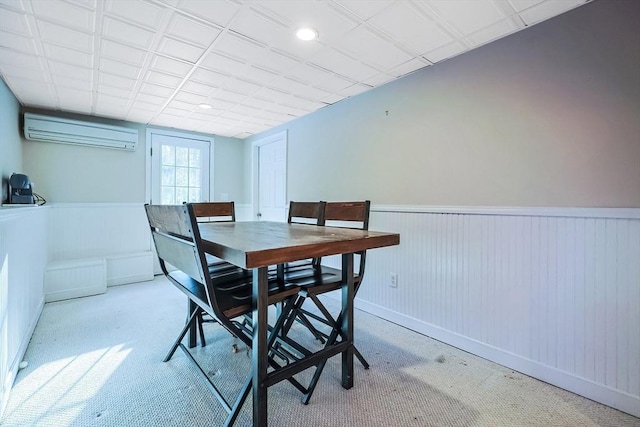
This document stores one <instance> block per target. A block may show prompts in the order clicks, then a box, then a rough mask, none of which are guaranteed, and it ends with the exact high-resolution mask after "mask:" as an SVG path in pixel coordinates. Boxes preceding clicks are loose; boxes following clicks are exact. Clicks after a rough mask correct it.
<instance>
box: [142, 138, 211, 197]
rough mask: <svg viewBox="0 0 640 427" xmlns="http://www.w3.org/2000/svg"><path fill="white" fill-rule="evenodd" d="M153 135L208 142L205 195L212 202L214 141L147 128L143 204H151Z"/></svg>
mask: <svg viewBox="0 0 640 427" xmlns="http://www.w3.org/2000/svg"><path fill="white" fill-rule="evenodd" d="M153 134H157V135H165V136H173V137H176V138H184V139H197V140H200V141H207V142H209V194H207V200H213V199H212V197H211V195H212V194H215V193H214V191H213V177H214V176H215V175H214V170H213V168H214V164H213V159H214V154H213V152H214V139H213V137H211V136H205V135H198V134H194V133H189V132H179V131H174V130H166V129H160V128H153V127H147V131H146V139H145V168H146V185H145V190H144V200H145V203H150V202H151V180H152V177H151V146H152V144H151V138H152V135H153Z"/></svg>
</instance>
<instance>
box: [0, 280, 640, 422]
mask: <svg viewBox="0 0 640 427" xmlns="http://www.w3.org/2000/svg"><path fill="white" fill-rule="evenodd" d="M329 303H331V301H329ZM334 305H335V303H334ZM185 311H186V298H185V297H184V296H183V295H182V294H181V293H180V292H179V291H177V290H176V289H174V288H173V287H172V286H171V285H170V284H169V283H168V282H167V281H166V279H164V278H156V280H154V281H153V282H144V283H137V284H132V285H125V286H119V287H114V288H109V290H108V292H107V293H106V294H104V295H98V296H94V297H88V298H80V299H74V300H68V301H60V302H55V303H49V304H46V305H45V308H44V311H43V313H42V316H41V317H40V321H39V322H38V325H37V327H36V330H35V333H34V335H33V337H32V339H31V343H30V344H29V347H28V349H27V353H26V356H25V360H26V361H28V362H29V365H28V367H27V368H25V369H23V370H21V371H20V372H19V374H18V376H17V378H16V382H15V385H14V387H13V390H12V392H11V396H10V399H9V403H8V406H7V408H6V411H5V414H4V416H3V419H2V420H0V424H2V425H3V426H31V425H37V426H47V427H57V426H118V427H120V426H218V425H221V423H222V422H223V421H224V418H225V416H226V413H225V412H224V411H223V410H222V408H221V406H220V404H219V403H218V402H217V400H216V399H215V398H214V397H213V396H212V395H211V394H210V392H209V391H208V390H207V388H206V386H205V385H204V381H203V380H202V379H201V378H199V377H197V375H196V373H195V371H194V370H193V368H192V367H191V366H190V365H189V364H188V362H187V358H186V356H185V355H184V353H182V352H181V351H178V352H177V353H176V355H175V356H174V357H173V359H172V360H170V361H169V362H167V363H163V362H162V359H163V357H164V355H165V353H166V351H167V350H168V347H169V346H170V344H171V343H172V342H173V340H174V339H175V337H176V335H177V333H178V331H179V329H180V328H181V326H182V323H183V321H184V315H185ZM355 326H356V345H357V347H358V348H359V349H360V351H361V352H362V353H363V354H364V355H365V357H366V358H367V359H368V360H369V362H370V363H371V369H370V370H367V371H365V370H364V369H363V368H362V367H361V366H360V365H359V364H358V363H357V361H356V365H355V366H356V368H355V385H354V387H353V388H352V389H351V390H344V389H342V387H341V386H340V366H339V365H340V357H339V356H338V357H334V358H333V359H332V360H331V361H330V362H329V363H328V364H327V368H326V369H325V372H324V373H323V376H322V377H321V380H320V383H319V385H318V388H317V389H316V392H315V394H314V396H313V398H312V400H311V402H310V404H309V405H307V406H305V405H302V404H301V403H300V394H299V392H298V391H297V390H296V389H294V388H293V387H292V386H291V385H290V384H289V383H287V382H281V383H279V384H277V385H275V386H273V387H271V388H270V389H269V402H268V403H269V423H270V425H272V426H278V427H280V426H282V427H284V426H301V425H304V426H327V427H329V426H366V427H374V426H385V427H388V426H640V419H638V418H635V417H632V416H630V415H627V414H624V413H622V412H619V411H616V410H614V409H611V408H609V407H606V406H604V405H600V404H598V403H595V402H593V401H590V400H588V399H585V398H582V397H580V396H577V395H575V394H572V393H570V392H567V391H564V390H561V389H558V388H556V387H554V386H551V385H549V384H546V383H543V382H540V381H538V380H535V379H533V378H530V377H527V376H525V375H522V374H520V373H518V372H514V371H512V370H510V369H507V368H504V367H502V366H500V365H496V364H494V363H491V362H488V361H486V360H484V359H481V358H478V357H476V356H473V355H471V354H469V353H465V352H463V351H461V350H458V349H456V348H453V347H450V346H448V345H445V344H443V343H441V342H438V341H435V340H432V339H430V338H428V337H425V336H423V335H420V334H417V333H415V332H412V331H409V330H407V329H405V328H402V327H400V326H397V325H394V324H392V323H389V322H387V321H384V320H382V319H379V318H377V317H374V316H371V315H369V314H367V313H363V312H361V311H358V310H356V323H355ZM296 327H298V328H300V330H299V331H298V333H300V334H301V333H304V332H305V331H304V330H302V329H301V327H299V326H296ZM206 334H207V339H208V345H207V346H206V347H204V348H200V347H198V348H197V349H195V351H194V352H193V354H194V356H195V357H196V358H197V359H198V360H199V361H200V362H201V363H202V364H203V365H204V366H205V367H206V368H205V369H206V370H207V372H208V374H209V375H210V376H211V377H212V378H213V379H214V382H215V383H216V384H217V385H219V386H220V388H221V389H223V390H225V391H226V392H228V393H229V399H230V400H232V399H233V398H234V397H235V393H236V392H237V390H238V389H239V387H240V383H241V382H242V381H243V380H244V379H245V377H246V374H247V373H248V370H249V366H250V360H249V358H248V357H247V354H246V352H245V351H244V349H243V348H242V347H241V351H239V352H237V353H232V351H231V348H232V344H233V343H234V340H233V339H232V338H231V337H230V336H229V334H228V333H227V332H226V331H224V330H222V329H221V328H220V327H219V326H217V325H214V324H208V325H207V326H206ZM238 345H240V343H238ZM303 374H306V375H305V376H309V372H308V371H307V372H305V373H303ZM250 415H251V399H248V401H247V404H245V406H244V408H243V413H242V414H241V416H240V419H239V420H238V422H237V423H236V425H238V426H246V425H250Z"/></svg>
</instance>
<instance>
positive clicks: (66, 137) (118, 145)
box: [24, 113, 138, 151]
mask: <svg viewBox="0 0 640 427" xmlns="http://www.w3.org/2000/svg"><path fill="white" fill-rule="evenodd" d="M24 136H25V138H27V139H29V140H32V141H44V142H57V143H60V144H74V145H85V146H89V147H99V148H115V149H118V150H129V151H134V150H135V149H136V143H137V142H138V131H137V130H136V129H131V128H126V127H122V126H111V125H103V124H100V123H92V122H83V121H79V120H69V119H62V118H59V117H50V116H43V115H40V114H31V113H25V115H24Z"/></svg>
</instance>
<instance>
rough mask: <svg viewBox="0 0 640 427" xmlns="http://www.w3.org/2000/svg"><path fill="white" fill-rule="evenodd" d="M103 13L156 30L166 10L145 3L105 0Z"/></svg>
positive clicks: (159, 6) (162, 7)
mask: <svg viewBox="0 0 640 427" xmlns="http://www.w3.org/2000/svg"><path fill="white" fill-rule="evenodd" d="M104 10H105V12H107V13H109V14H112V15H114V16H118V17H120V18H122V19H124V20H126V21H129V22H134V23H136V24H140V25H142V26H145V27H147V28H152V29H154V30H158V29H159V28H160V25H161V23H162V19H163V17H164V14H165V13H167V8H166V7H164V6H161V5H157V4H153V3H149V2H146V1H118V0H107V1H106V2H105V4H104Z"/></svg>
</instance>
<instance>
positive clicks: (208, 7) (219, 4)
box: [180, 0, 241, 27]
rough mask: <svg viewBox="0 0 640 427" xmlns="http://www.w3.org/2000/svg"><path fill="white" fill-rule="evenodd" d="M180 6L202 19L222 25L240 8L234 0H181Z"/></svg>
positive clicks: (226, 23)
mask: <svg viewBox="0 0 640 427" xmlns="http://www.w3.org/2000/svg"><path fill="white" fill-rule="evenodd" d="M180 8H181V9H182V10H185V11H187V12H191V13H192V14H194V15H196V16H198V17H200V18H202V19H204V20H207V21H210V22H213V23H215V24H218V25H220V26H223V27H224V26H227V25H228V24H229V22H230V21H231V19H233V17H234V16H235V14H236V13H237V12H238V11H239V10H240V8H241V6H240V5H239V4H238V3H236V2H230V1H225V0H218V1H202V0H183V2H182V4H181V5H180Z"/></svg>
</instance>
